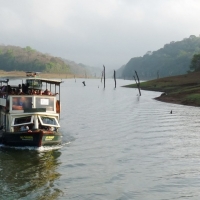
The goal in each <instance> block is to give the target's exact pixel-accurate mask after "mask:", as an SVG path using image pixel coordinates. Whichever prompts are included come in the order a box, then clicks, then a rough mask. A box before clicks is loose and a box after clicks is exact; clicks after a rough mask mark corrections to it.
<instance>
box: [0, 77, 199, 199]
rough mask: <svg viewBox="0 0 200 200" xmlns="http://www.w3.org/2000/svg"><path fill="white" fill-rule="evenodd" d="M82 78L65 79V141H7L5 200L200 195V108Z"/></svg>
mask: <svg viewBox="0 0 200 200" xmlns="http://www.w3.org/2000/svg"><path fill="white" fill-rule="evenodd" d="M82 81H83V80H82V79H77V80H76V82H75V80H73V79H71V80H64V83H63V84H62V88H61V91H62V100H61V101H62V113H61V121H60V123H61V127H62V128H61V129H62V132H63V135H64V138H63V142H64V144H63V146H62V147H61V148H58V149H55V148H54V149H52V148H49V149H47V148H40V149H33V148H17V149H11V148H5V147H3V146H1V147H0V199H6V200H8V199H9V200H10V199H11V200H12V199H39V200H40V199H41V200H43V199H48V200H49V199H50V200H54V199H73V200H79V199H80V200H128V199H130V200H131V199H136V200H157V199H158V200H168V199H169V200H171V199H200V190H199V187H200V134H199V127H200V123H199V120H200V109H199V108H197V107H189V106H188V107H187V106H181V105H174V104H167V103H162V102H158V101H155V100H153V98H154V97H156V96H159V95H160V93H156V92H150V91H142V96H141V97H138V96H137V95H138V91H137V90H136V89H129V88H123V87H120V86H121V85H126V84H131V83H133V81H126V80H117V88H116V89H114V81H113V80H106V89H105V90H104V89H103V84H101V83H100V80H88V79H86V80H85V81H86V87H84V86H83V84H82ZM171 110H172V111H173V114H170V111H171Z"/></svg>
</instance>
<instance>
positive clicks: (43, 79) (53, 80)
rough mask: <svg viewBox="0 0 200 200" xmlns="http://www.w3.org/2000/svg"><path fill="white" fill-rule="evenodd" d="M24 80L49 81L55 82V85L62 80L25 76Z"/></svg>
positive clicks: (50, 82)
mask: <svg viewBox="0 0 200 200" xmlns="http://www.w3.org/2000/svg"><path fill="white" fill-rule="evenodd" d="M26 80H30V81H31V80H32V81H34V80H37V81H40V82H42V83H49V84H55V85H60V83H62V82H63V81H62V80H56V79H45V78H26Z"/></svg>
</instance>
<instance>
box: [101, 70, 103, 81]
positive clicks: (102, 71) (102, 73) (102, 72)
mask: <svg viewBox="0 0 200 200" xmlns="http://www.w3.org/2000/svg"><path fill="white" fill-rule="evenodd" d="M102 78H103V71H102V73H101V83H102Z"/></svg>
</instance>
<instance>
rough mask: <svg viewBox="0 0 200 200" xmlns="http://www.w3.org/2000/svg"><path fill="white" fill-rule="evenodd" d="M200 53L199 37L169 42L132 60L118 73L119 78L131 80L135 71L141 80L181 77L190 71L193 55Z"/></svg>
mask: <svg viewBox="0 0 200 200" xmlns="http://www.w3.org/2000/svg"><path fill="white" fill-rule="evenodd" d="M199 53H200V37H196V36H194V35H191V36H190V37H189V38H186V39H183V40H182V41H178V42H174V41H173V42H170V43H169V44H166V45H164V47H163V48H161V49H159V50H157V51H153V52H151V51H148V52H147V53H146V54H145V55H144V56H143V57H135V58H132V59H131V60H130V61H129V62H128V63H127V64H126V65H125V67H124V69H123V70H122V72H121V73H120V77H121V78H126V79H132V78H133V75H134V71H135V70H136V71H137V73H138V75H139V77H140V78H141V79H146V80H147V79H154V78H157V77H167V76H175V75H182V74H185V73H187V72H188V71H189V70H190V63H191V60H192V57H193V55H194V54H199Z"/></svg>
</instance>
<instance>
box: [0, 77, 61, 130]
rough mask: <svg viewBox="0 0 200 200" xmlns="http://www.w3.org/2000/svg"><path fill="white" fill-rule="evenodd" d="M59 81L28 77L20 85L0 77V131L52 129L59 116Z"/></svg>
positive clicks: (56, 123)
mask: <svg viewBox="0 0 200 200" xmlns="http://www.w3.org/2000/svg"><path fill="white" fill-rule="evenodd" d="M61 82H62V81H61V80H53V79H41V78H35V77H32V76H31V77H30V78H27V79H26V80H25V81H24V80H23V81H22V84H19V85H14V86H12V85H9V84H8V83H9V79H6V80H0V83H1V86H0V127H1V129H3V131H4V132H19V131H23V128H24V129H25V130H30V131H31V130H38V129H45V130H52V131H56V130H57V129H58V128H59V127H60V125H59V118H60V83H61Z"/></svg>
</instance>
